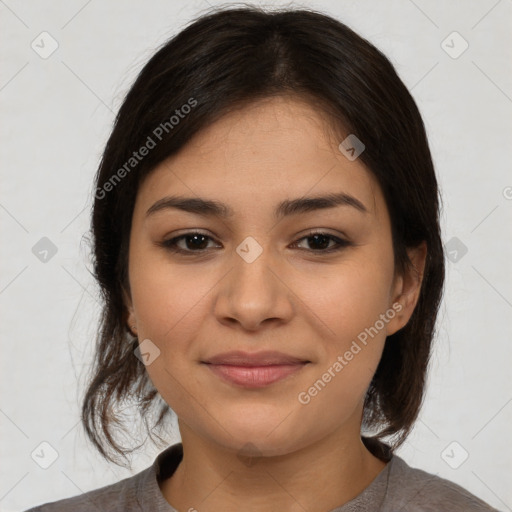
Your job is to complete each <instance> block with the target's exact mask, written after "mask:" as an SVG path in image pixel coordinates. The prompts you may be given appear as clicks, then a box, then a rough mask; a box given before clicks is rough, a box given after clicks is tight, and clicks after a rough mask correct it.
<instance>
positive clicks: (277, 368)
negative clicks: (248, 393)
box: [207, 363, 306, 388]
mask: <svg viewBox="0 0 512 512" xmlns="http://www.w3.org/2000/svg"><path fill="white" fill-rule="evenodd" d="M305 365H306V363H302V364H283V365H269V366H232V365H227V364H207V366H208V368H210V370H211V371H212V372H213V373H215V374H216V375H217V376H218V377H220V378H222V379H224V380H225V381H227V382H230V383H232V384H236V385H238V386H243V387H246V388H262V387H265V386H268V385H269V384H272V383H274V382H277V381H279V380H282V379H284V378H286V377H288V376H289V375H292V374H294V373H297V372H298V371H299V370H302V368H304V366H305Z"/></svg>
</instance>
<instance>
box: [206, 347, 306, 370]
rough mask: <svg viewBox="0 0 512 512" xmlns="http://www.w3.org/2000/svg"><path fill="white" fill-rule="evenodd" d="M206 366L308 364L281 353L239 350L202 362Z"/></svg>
mask: <svg viewBox="0 0 512 512" xmlns="http://www.w3.org/2000/svg"><path fill="white" fill-rule="evenodd" d="M203 362H204V363H207V364H224V365H231V366H271V365H285V364H288V365H290V364H302V363H308V362H309V361H308V360H306V359H301V358H299V357H294V356H291V355H289V354H283V353H282V352H276V351H273V350H267V351H262V352H254V353H249V352H242V351H239V350H236V351H233V352H223V353H222V354H217V355H216V356H213V357H210V358H209V359H207V360H205V361H203Z"/></svg>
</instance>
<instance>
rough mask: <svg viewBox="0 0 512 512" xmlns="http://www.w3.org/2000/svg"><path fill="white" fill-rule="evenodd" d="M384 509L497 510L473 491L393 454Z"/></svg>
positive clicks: (431, 511) (415, 511) (387, 511)
mask: <svg viewBox="0 0 512 512" xmlns="http://www.w3.org/2000/svg"><path fill="white" fill-rule="evenodd" d="M390 464H391V467H390V472H389V480H388V491H387V499H386V502H385V503H386V505H387V507H384V508H383V511H385V512H391V511H393V512H395V511H396V510H403V511H407V512H442V511H447V512H448V511H450V512H458V511H460V512H462V511H464V512H498V511H497V510H496V509H494V508H492V507H491V506H490V505H488V504H487V503H485V502H484V501H482V500H481V499H480V498H477V497H476V496H475V495H474V494H471V493H470V492H469V491H467V490H466V489H464V488H463V487H461V486H460V485H458V484H456V483H454V482H451V481H450V480H447V479H445V478H441V477H439V476H437V475H434V474H432V473H428V472H426V471H423V470H422V469H418V468H413V467H411V466H409V465H408V464H407V463H406V462H405V460H403V459H402V458H401V457H399V456H398V455H394V456H393V458H392V460H391V462H390Z"/></svg>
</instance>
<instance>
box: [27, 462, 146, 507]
mask: <svg viewBox="0 0 512 512" xmlns="http://www.w3.org/2000/svg"><path fill="white" fill-rule="evenodd" d="M152 471H153V468H152V467H149V468H147V469H145V470H143V471H141V472H140V473H137V474H136V475H134V476H132V477H129V478H125V479H124V480H121V481H119V482H116V483H114V484H111V485H107V486H105V487H101V488H99V489H94V490H93V491H89V492H85V493H83V494H80V495H78V496H73V497H72V498H66V499H63V500H59V501H53V502H51V503H45V504H42V505H38V506H36V507H33V508H31V509H29V510H26V511H25V512H91V511H96V510H97V511H103V510H108V511H109V512H118V511H119V512H136V511H140V510H142V508H141V506H140V504H139V502H138V498H137V490H138V489H139V487H140V486H141V484H142V483H143V482H144V480H146V479H147V478H148V476H149V474H150V473H151V472H152Z"/></svg>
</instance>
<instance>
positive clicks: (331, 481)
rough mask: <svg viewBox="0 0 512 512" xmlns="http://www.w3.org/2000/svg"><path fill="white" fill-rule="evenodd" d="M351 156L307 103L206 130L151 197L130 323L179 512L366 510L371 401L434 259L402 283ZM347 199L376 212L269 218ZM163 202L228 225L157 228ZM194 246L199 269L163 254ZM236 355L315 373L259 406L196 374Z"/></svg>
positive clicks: (252, 393)
mask: <svg viewBox="0 0 512 512" xmlns="http://www.w3.org/2000/svg"><path fill="white" fill-rule="evenodd" d="M184 122H186V121H184ZM341 140H342V139H338V138H336V137H334V136H333V135H332V133H331V132H330V131H329V130H328V129H327V125H326V124H325V120H324V119H323V118H322V117H321V116H320V115H319V113H318V111H317V110H315V109H314V108H313V107H311V106H310V105H308V104H307V103H305V102H303V101H301V100H300V99H297V98H292V97H277V98H271V99H265V100H260V101H258V102H255V103H253V104H251V105H250V106H245V107H243V108H242V109H239V110H236V111H234V112H231V113H229V114H227V115H225V116H224V117H222V118H221V119H220V120H218V121H217V122H216V123H214V124H212V125H211V126H210V127H208V128H207V129H205V130H203V131H201V132H200V133H199V134H197V135H196V136H195V137H194V138H193V139H192V140H191V141H190V142H189V143H188V144H187V146H186V147H185V148H183V149H182V150H181V151H180V152H179V153H178V154H177V155H174V156H173V157H172V158H170V159H168V160H167V161H165V162H163V163H162V164H161V165H159V166H158V167H157V168H156V169H155V170H154V171H153V172H152V173H151V174H150V175H149V176H148V177H147V178H146V179H145V181H143V183H142V185H141V186H140V188H139V191H138V194H137V199H136V204H135V208H134V212H133V222H132V229H131V235H130V250H129V282H130V293H129V294H128V295H127V300H126V302H127V310H128V313H129V317H128V322H129V324H130V325H131V326H135V328H134V331H135V332H136V334H137V335H138V338H139V340H145V339H150V340H151V342H152V343H154V344H155V345H156V346H157V347H158V348H159V350H160V355H159V356H158V357H157V358H156V359H155V360H154V361H153V362H152V363H151V364H149V365H148V366H147V371H148V373H149V376H150V378H151V380H152V382H153V383H154V385H155V387H156V388H157V390H158V391H159V393H160V394H161V396H162V397H163V399H164V400H165V401H166V402H167V403H168V404H169V405H170V407H171V408H172V409H173V410H174V411H175V412H176V414H177V416H178V422H179V427H180V433H181V437H182V443H183V449H184V457H183V460H182V462H181V463H180V465H179V466H178V468H177V470H176V472H175V473H174V474H173V475H172V476H171V477H170V478H169V479H167V480H165V481H164V482H162V483H161V485H160V488H161V490H162V493H163V495H164V497H165V498H166V500H167V501H168V502H169V503H171V505H173V506H174V507H175V508H176V509H178V510H183V511H185V510H189V509H191V508H193V509H194V508H195V509H197V510H200V511H201V512H210V511H218V510H223V511H226V512H229V511H235V510H236V511H239V510H252V511H260V510H261V511H265V512H268V511H281V512H282V511H290V512H292V511H299V510H300V511H304V510H307V511H311V512H321V511H322V512H325V511H326V510H332V509H334V508H336V507H338V506H340V505H342V504H344V503H346V502H348V501H350V500H351V499H353V498H354V497H356V496H357V495H358V494H360V493H361V492H362V491H363V490H364V489H365V488H366V487H367V486H368V485H369V484H370V483H371V482H372V480H374V479H375V478H376V476H377V475H378V474H379V473H380V472H381V471H382V470H383V469H384V467H385V466H386V464H385V462H383V461H381V460H379V459H378V458H376V457H375V456H373V455H372V454H371V453H370V452H369V451H368V450H367V449H366V448H365V446H364V445H363V443H362V441H361V438H360V428H361V418H362V411H363V400H364V396H365V393H366V390H367V388H368V386H369V384H370V381H371V378H372V376H373V374H374V372H375V370H376V368H377V365H378V362H379V360H380V357H381V354H382V350H383V347H384V342H385V339H386V336H387V335H390V334H393V333H394V332H396V331H397V330H399V329H400V328H402V327H403V326H404V325H405V324H406V323H407V321H408V320H409V318H410V316H411V314H412V312H413V310H414V307H415V305H416V302H417V299H418V294H419V289H420V285H421V277H422V273H423V268H424V263H425V255H426V249H425V245H424V244H422V245H420V246H419V247H417V248H414V249H410V250H409V256H410V259H411V261H412V263H413V265H414V267H415V269H416V271H412V270H411V271H407V272H406V273H405V274H403V275H401V274H399V273H397V272H395V266H394V255H393V248H392V242H391V226H390V219H389V214H388V210H387V207H386V204H385V200H384V198H383V196H382V192H381V190H380V187H379V186H378V183H377V181H376V180H375V179H374V177H373V175H372V174H371V173H370V172H369V171H368V169H366V167H365V166H364V165H363V164H362V162H361V161H360V160H359V159H356V160H355V161H349V160H348V159H347V158H346V157H345V156H344V155H343V154H342V153H341V152H340V151H339V149H338V147H337V146H338V144H339V142H341ZM341 191H343V192H345V193H346V194H350V195H351V196H353V197H355V198H357V199H358V200H359V201H360V202H361V203H363V205H364V206H365V207H366V209H367V212H361V211H359V210H358V209H356V208H354V207H353V206H349V205H342V206H336V207H334V208H327V209H318V210H314V211H309V212H306V213H298V214H295V215H291V216H288V217H284V218H282V219H280V220H276V218H275V217H274V216H273V211H274V208H275V206H276V205H277V204H278V203H279V202H280V201H283V200H285V199H295V198H300V197H304V196H316V195H325V194H329V193H332V192H341ZM168 195H182V196H187V197H201V198H206V199H214V200H216V201H221V202H223V203H225V204H226V205H227V206H229V207H230V208H232V210H233V212H234V213H233V215H232V216H231V217H229V218H219V217H212V216H207V215H198V214H193V213H189V212H184V211H181V210H178V209H175V208H167V209H161V210H159V211H157V212H155V213H153V214H151V215H146V212H147V210H148V209H149V208H150V207H151V206H152V205H153V204H154V203H155V202H156V201H158V200H160V199H162V198H163V197H165V196H168ZM195 229H198V230H200V231H201V232H202V233H204V234H206V235H207V236H208V237H210V238H207V239H205V240H203V239H201V241H202V242H203V243H204V245H202V246H200V247H207V249H206V250H204V249H203V250H202V253H201V254H198V249H196V248H195V247H196V246H194V244H193V240H192V242H191V243H190V239H189V243H188V244H187V241H186V240H184V239H182V240H181V242H179V247H181V248H182V249H183V250H188V251H189V255H182V254H176V253H173V252H171V251H170V250H169V249H168V248H165V247H163V246H162V245H160V244H161V242H163V241H165V240H169V239H171V238H173V237H176V236H179V235H182V234H184V233H186V232H189V231H194V230H195ZM310 229H315V230H318V231H322V232H324V233H327V234H328V235H332V236H335V237H338V238H341V239H346V240H348V241H349V242H350V244H349V245H347V246H345V247H342V248H341V250H339V251H337V252H332V253H322V252H321V251H322V250H324V251H325V249H322V248H320V249H318V247H319V245H318V244H316V245H315V242H314V240H311V238H309V239H308V238H307V237H308V236H309V235H308V230H310ZM248 236H251V237H253V238H254V239H255V240H256V241H257V243H258V244H259V245H260V246H261V248H262V253H261V255H260V256H259V257H258V258H257V259H256V260H255V261H253V262H252V263H248V262H247V261H245V260H244V259H243V258H242V257H240V256H239V254H238V253H237V252H236V248H237V247H238V246H239V245H240V244H241V242H242V241H243V240H244V239H245V238H246V237H248ZM329 240H330V239H327V242H326V245H327V244H328V245H329V247H332V246H335V245H336V244H335V242H334V241H329ZM315 249H316V252H315ZM193 251H196V252H193ZM393 304H400V306H401V310H400V312H399V313H397V314H396V315H395V316H394V318H392V319H390V320H389V321H388V322H386V323H385V327H384V328H383V329H381V330H380V331H379V333H378V335H376V336H374V337H373V338H370V341H369V343H368V344H367V345H366V346H364V348H363V349H362V350H361V351H360V352H359V353H358V354H357V355H355V356H354V358H353V359H352V360H351V361H350V362H348V364H347V365H346V366H345V367H344V368H343V370H342V371H341V372H339V373H337V374H336V376H335V377H334V378H332V380H331V381H330V382H329V383H328V384H327V385H326V386H325V387H324V388H323V389H322V390H321V392H319V393H318V394H317V395H316V396H314V397H312V398H311V401H310V402H309V403H308V404H307V405H304V404H302V403H300V402H299V401H298V398H297V397H298V395H299V393H300V392H302V391H307V390H308V389H309V388H310V387H311V386H312V385H313V383H314V382H315V381H317V380H318V379H319V378H321V377H322V374H324V373H325V372H326V371H327V369H328V368H329V367H332V365H333V363H334V362H335V361H336V360H337V357H338V356H339V355H343V354H344V353H345V352H346V351H347V350H348V349H349V348H350V346H351V343H352V341H353V340H355V339H356V338H357V335H358V334H359V333H361V332H362V331H364V329H365V328H368V327H370V326H373V325H374V324H375V322H376V320H378V319H379V315H381V314H383V313H385V312H386V311H388V310H389V309H390V308H392V305H393ZM231 350H244V351H248V352H254V351H259V350H279V351H282V352H285V353H287V354H291V355H293V356H296V357H301V358H303V359H306V360H308V361H310V363H309V364H308V365H306V366H305V367H304V368H303V369H301V370H300V371H299V372H298V373H295V374H293V375H291V376H289V377H287V378H286V379H284V380H281V381H279V382H276V383H273V384H271V385H269V386H266V387H264V388H260V389H247V388H241V387H236V386H234V385H231V384H228V383H226V382H224V381H222V380H220V379H219V378H218V377H217V376H215V375H214V374H213V373H212V372H210V371H209V369H208V368H207V367H206V366H205V365H203V364H201V361H202V360H205V359H207V358H208V357H211V356H213V355H215V354H218V353H221V352H226V351H231ZM247 443H251V444H250V448H251V449H248V445H247ZM251 450H252V451H251ZM251 455H252V457H251ZM320 488H321V492H319V489H320Z"/></svg>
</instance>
